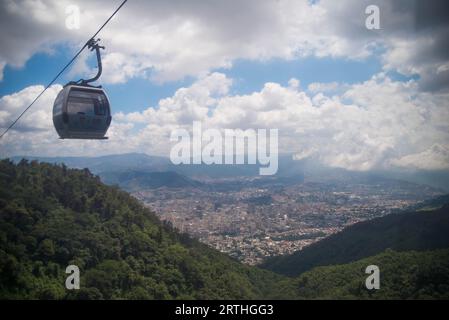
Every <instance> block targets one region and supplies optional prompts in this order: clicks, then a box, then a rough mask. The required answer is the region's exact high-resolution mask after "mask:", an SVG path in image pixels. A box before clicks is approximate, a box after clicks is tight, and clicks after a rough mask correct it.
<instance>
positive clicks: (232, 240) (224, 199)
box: [133, 177, 442, 265]
mask: <svg viewBox="0 0 449 320" xmlns="http://www.w3.org/2000/svg"><path fill="white" fill-rule="evenodd" d="M235 186H238V187H235ZM440 194H442V193H441V192H440V191H439V190H437V189H434V188H431V187H427V186H422V185H417V184H413V183H408V182H403V181H398V180H389V179H379V180H377V181H357V180H355V181H352V180H349V179H347V180H345V179H340V180H338V179H335V180H333V181H320V180H319V179H315V180H308V179H305V180H304V181H296V182H295V181H293V182H292V181H290V182H289V183H281V182H280V180H279V179H276V178H273V179H269V180H268V181H267V179H261V178H254V177H234V178H227V179H223V178H222V179H216V180H213V181H207V183H206V184H204V185H202V186H195V187H185V188H167V187H162V188H157V189H147V190H139V191H136V192H134V193H133V195H134V196H135V197H136V198H138V199H139V200H141V201H143V203H144V204H145V205H146V206H148V207H150V208H151V209H152V210H153V211H154V212H155V213H156V214H157V215H158V216H159V217H160V218H161V219H162V220H164V221H168V222H170V223H171V224H172V225H173V226H174V227H176V228H177V229H179V230H180V231H181V232H185V233H188V234H189V235H191V236H193V237H195V238H197V239H199V240H200V241H201V242H203V243H205V244H208V245H209V246H211V247H213V248H215V249H218V250H220V251H221V252H224V253H227V254H228V255H230V256H231V257H233V258H235V259H238V260H240V261H242V262H244V263H246V264H249V265H256V264H259V263H261V262H262V261H264V259H266V258H267V257H271V256H278V255H285V254H289V253H293V252H294V251H297V250H301V249H302V248H304V247H305V246H308V245H310V244H312V243H314V242H316V241H318V240H320V239H322V238H324V237H327V236H329V235H331V234H334V233H336V232H338V231H340V230H342V229H343V228H345V227H347V226H349V225H352V224H354V223H357V222H359V221H364V220H369V219H373V218H376V217H381V216H384V215H387V214H389V213H393V212H395V211H399V210H401V209H405V208H407V207H409V206H413V205H415V204H416V203H418V202H420V201H423V200H426V199H429V198H432V197H434V196H438V195H440Z"/></svg>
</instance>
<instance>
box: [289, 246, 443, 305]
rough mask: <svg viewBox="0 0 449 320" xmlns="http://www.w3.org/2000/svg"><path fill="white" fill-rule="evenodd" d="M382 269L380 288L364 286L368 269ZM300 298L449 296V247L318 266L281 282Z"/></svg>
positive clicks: (428, 297) (427, 297) (389, 251)
mask: <svg viewBox="0 0 449 320" xmlns="http://www.w3.org/2000/svg"><path fill="white" fill-rule="evenodd" d="M369 265H376V266H378V267H379V269H380V289H379V290H368V289H366V286H365V279H366V277H367V276H368V275H367V274H365V269H366V267H367V266H369ZM280 288H282V291H281V292H280V295H281V296H284V297H285V295H286V294H288V295H290V297H292V298H297V297H300V298H301V299H449V250H448V249H444V250H435V251H426V252H417V251H410V252H395V251H392V250H386V251H385V252H383V253H381V254H378V255H376V256H372V257H369V258H366V259H362V260H359V261H356V262H352V263H349V264H345V265H336V266H327V267H317V268H314V269H312V270H311V271H308V272H305V273H303V274H302V275H301V276H299V277H298V278H296V279H295V280H293V281H291V280H289V281H284V282H283V283H282V284H280Z"/></svg>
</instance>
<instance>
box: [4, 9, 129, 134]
mask: <svg viewBox="0 0 449 320" xmlns="http://www.w3.org/2000/svg"><path fill="white" fill-rule="evenodd" d="M127 1H128V0H124V1H123V2H122V4H121V5H120V6H119V7H118V8H117V9H116V10H115V11H114V13H112V15H111V16H110V17H109V18H108V19H107V20H106V21H105V23H103V25H102V26H101V27H100V28H99V29H98V30H97V32H95V34H94V35H93V36H92V37H90V38H89V40H88V41H86V43H85V44H84V46H83V47H82V48H81V49H80V50H79V51H78V52H77V53H76V54H75V56H74V57H73V58H72V59H71V60H70V61H69V62H68V63H67V64H66V65H65V67H64V68H62V70H61V71H60V72H59V73H58V74H57V75H56V77H54V78H53V80H51V81H50V83H49V84H47V86H46V87H45V88H44V90H42V91H41V93H39V94H38V95H37V97H36V98H34V100H33V101H32V102H31V103H30V105H29V106H28V107H26V109H25V110H23V111H22V113H21V114H20V115H19V116H18V117H17V118H16V120H14V121H13V122H12V123H11V124H10V125H9V127H8V128H6V130H5V131H4V132H3V133H2V134H1V135H0V139H1V138H3V136H4V135H5V134H6V133H7V132H8V131H9V129H11V128H12V127H13V126H14V125H15V124H16V123H17V122H18V121H19V120H20V118H22V116H23V115H24V114H25V113H26V112H27V111H28V110H29V109H30V108H31V107H32V106H33V104H34V103H35V102H36V101H37V100H38V99H39V98H40V97H41V96H42V95H43V94H44V92H45V91H46V90H47V89H48V88H49V87H50V86H51V85H52V84H53V83H54V82H55V81H56V79H58V78H59V76H60V75H61V74H62V73H63V72H64V71H65V70H66V69H67V68H68V67H69V66H70V65H71V64H72V63H73V61H75V59H76V58H78V56H79V55H80V54H81V52H82V51H83V50H84V49H85V48H86V47H87V44H88V43H89V41H90V39H93V38H95V37H96V36H97V35H98V34H99V33H100V31H101V30H103V28H104V27H105V26H106V25H107V24H108V22H109V21H111V19H112V18H113V17H114V16H115V14H116V13H117V12H118V11H119V10H120V9H121V8H122V7H123V5H124V4H125V3H126V2H127Z"/></svg>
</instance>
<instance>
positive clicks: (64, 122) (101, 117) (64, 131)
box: [53, 39, 112, 139]
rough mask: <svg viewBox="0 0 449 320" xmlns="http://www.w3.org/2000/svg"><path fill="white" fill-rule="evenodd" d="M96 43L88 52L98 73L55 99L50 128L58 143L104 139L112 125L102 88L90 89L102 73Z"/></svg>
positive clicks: (92, 42)
mask: <svg viewBox="0 0 449 320" xmlns="http://www.w3.org/2000/svg"><path fill="white" fill-rule="evenodd" d="M98 41H99V40H97V41H95V40H93V39H91V40H90V41H89V42H88V47H89V49H91V51H92V50H94V49H95V50H96V53H97V62H98V73H97V75H96V76H95V77H94V78H92V79H88V80H79V81H77V82H73V81H72V82H69V83H68V84H66V85H65V86H64V88H63V89H62V90H61V91H60V92H59V94H58V95H57V97H56V99H55V102H54V104H53V124H54V126H55V129H56V132H57V133H58V135H59V137H60V138H61V139H107V137H105V134H106V132H107V131H108V128H109V125H110V124H111V120H112V117H111V108H110V104H109V100H108V98H107V96H106V93H105V91H104V90H103V89H102V88H101V86H98V87H95V86H91V85H89V83H90V82H93V81H96V80H97V79H98V78H99V77H100V75H101V72H102V66H101V57H100V50H99V49H100V48H102V49H104V47H101V46H99V45H98V43H97V42H98Z"/></svg>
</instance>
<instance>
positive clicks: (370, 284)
mask: <svg viewBox="0 0 449 320" xmlns="http://www.w3.org/2000/svg"><path fill="white" fill-rule="evenodd" d="M365 273H366V274H369V276H368V277H367V278H366V280H365V287H366V288H367V289H368V290H373V289H376V290H378V289H380V269H379V267H378V266H376V265H374V264H372V265H369V266H368V267H366V269H365Z"/></svg>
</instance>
